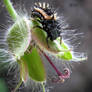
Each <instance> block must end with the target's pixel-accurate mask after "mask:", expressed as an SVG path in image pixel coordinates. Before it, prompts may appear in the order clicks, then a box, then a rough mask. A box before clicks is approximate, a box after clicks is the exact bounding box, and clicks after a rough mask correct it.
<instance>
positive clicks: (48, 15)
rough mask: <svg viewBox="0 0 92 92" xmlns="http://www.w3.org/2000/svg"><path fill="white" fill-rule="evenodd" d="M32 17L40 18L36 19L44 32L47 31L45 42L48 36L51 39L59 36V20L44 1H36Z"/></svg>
mask: <svg viewBox="0 0 92 92" xmlns="http://www.w3.org/2000/svg"><path fill="white" fill-rule="evenodd" d="M31 17H33V18H40V20H38V21H39V22H40V23H41V24H42V26H43V28H41V29H43V30H44V31H45V32H46V33H47V39H46V40H47V43H48V39H49V38H50V40H51V41H53V40H55V39H56V38H57V37H61V36H60V33H61V26H60V23H59V21H58V20H57V17H56V13H54V11H52V9H51V8H49V5H48V4H46V3H43V4H41V3H36V4H35V6H34V8H33V10H32V15H31Z"/></svg>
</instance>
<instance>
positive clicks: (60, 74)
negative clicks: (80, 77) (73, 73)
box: [42, 51, 70, 79]
mask: <svg viewBox="0 0 92 92" xmlns="http://www.w3.org/2000/svg"><path fill="white" fill-rule="evenodd" d="M42 53H43V54H44V56H45V57H46V59H47V60H48V61H49V63H50V64H51V66H52V67H53V69H54V70H55V71H56V73H57V75H58V76H59V78H60V79H66V78H69V77H70V70H69V69H68V68H65V69H64V72H65V74H63V73H61V72H60V71H59V70H58V69H57V67H56V66H55V65H54V64H53V63H52V61H51V60H50V58H49V57H48V56H47V55H46V54H45V53H44V52H43V51H42Z"/></svg>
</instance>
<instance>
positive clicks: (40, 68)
mask: <svg viewBox="0 0 92 92" xmlns="http://www.w3.org/2000/svg"><path fill="white" fill-rule="evenodd" d="M21 60H22V61H23V62H26V64H27V68H28V73H29V76H30V78H32V79H33V80H35V81H38V82H43V81H45V80H46V73H45V69H44V65H43V62H42V59H41V57H40V55H39V53H38V50H37V49H36V48H33V49H32V52H31V53H26V54H25V55H24V56H23V57H22V58H21Z"/></svg>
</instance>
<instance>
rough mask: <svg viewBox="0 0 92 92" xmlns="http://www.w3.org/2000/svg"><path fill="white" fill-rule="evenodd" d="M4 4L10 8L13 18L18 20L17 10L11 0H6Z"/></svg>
mask: <svg viewBox="0 0 92 92" xmlns="http://www.w3.org/2000/svg"><path fill="white" fill-rule="evenodd" d="M4 4H5V6H6V9H7V10H8V12H9V14H10V16H11V17H12V19H13V20H16V18H17V12H16V11H15V9H14V7H13V6H12V3H11V1H10V0H4Z"/></svg>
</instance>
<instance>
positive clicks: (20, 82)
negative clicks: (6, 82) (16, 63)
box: [12, 79, 22, 92]
mask: <svg viewBox="0 0 92 92" xmlns="http://www.w3.org/2000/svg"><path fill="white" fill-rule="evenodd" d="M21 84H22V80H21V79H20V81H19V83H18V85H17V86H16V88H15V89H14V90H13V91H12V92H16V91H17V90H18V89H19V87H20V86H21Z"/></svg>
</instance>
